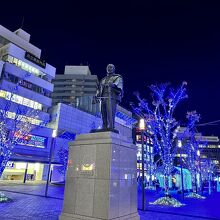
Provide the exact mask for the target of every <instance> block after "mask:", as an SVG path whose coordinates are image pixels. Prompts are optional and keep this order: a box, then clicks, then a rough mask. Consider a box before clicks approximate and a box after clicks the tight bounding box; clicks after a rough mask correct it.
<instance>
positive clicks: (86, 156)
mask: <svg viewBox="0 0 220 220" xmlns="http://www.w3.org/2000/svg"><path fill="white" fill-rule="evenodd" d="M136 167H137V158H136V146H135V145H133V144H132V143H131V142H129V141H127V140H126V139H125V138H123V137H121V136H120V134H115V133H112V132H100V133H91V134H84V135H79V136H77V138H76V141H74V142H72V143H71V144H70V148H69V166H68V171H67V178H66V186H65V195H64V205H63V211H62V213H61V215H60V220H74V219H78V220H81V219H84V220H95V219H120V220H121V219H123V220H124V219H134V220H138V219H139V216H138V213H137V178H136Z"/></svg>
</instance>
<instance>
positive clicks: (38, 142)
mask: <svg viewBox="0 0 220 220" xmlns="http://www.w3.org/2000/svg"><path fill="white" fill-rule="evenodd" d="M14 136H15V137H16V138H17V143H18V144H19V145H23V146H30V147H37V148H45V146H46V141H47V138H45V137H41V136H36V135H31V134H28V135H20V134H18V133H17V132H15V134H14Z"/></svg>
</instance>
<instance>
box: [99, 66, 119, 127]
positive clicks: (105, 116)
mask: <svg viewBox="0 0 220 220" xmlns="http://www.w3.org/2000/svg"><path fill="white" fill-rule="evenodd" d="M106 70H107V76H106V77H104V78H103V79H102V80H101V81H100V83H99V88H98V91H97V95H96V97H97V98H98V99H100V102H101V115H102V122H103V125H102V129H103V130H110V131H114V130H115V113H116V108H117V105H118V103H120V102H121V99H122V97H123V79H122V76H121V75H119V74H115V66H114V65H113V64H108V66H107V68H106Z"/></svg>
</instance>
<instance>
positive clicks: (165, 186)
mask: <svg viewBox="0 0 220 220" xmlns="http://www.w3.org/2000/svg"><path fill="white" fill-rule="evenodd" d="M164 189H165V196H169V176H168V175H164Z"/></svg>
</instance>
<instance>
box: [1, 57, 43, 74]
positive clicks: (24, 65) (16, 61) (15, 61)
mask: <svg viewBox="0 0 220 220" xmlns="http://www.w3.org/2000/svg"><path fill="white" fill-rule="evenodd" d="M2 60H4V61H5V62H9V63H12V64H15V65H16V66H17V67H20V68H21V69H23V70H25V71H27V72H29V73H32V74H34V75H35V76H38V77H43V76H44V75H46V74H45V73H43V72H42V71H40V70H38V69H37V68H35V67H33V66H31V65H29V64H27V63H25V62H23V61H22V60H19V59H17V58H15V57H13V56H11V55H5V56H3V57H2Z"/></svg>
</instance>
